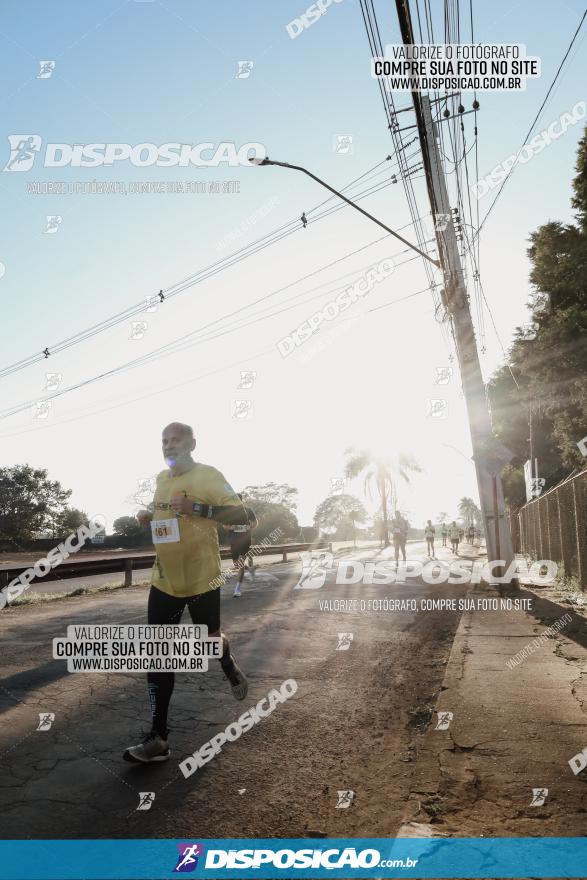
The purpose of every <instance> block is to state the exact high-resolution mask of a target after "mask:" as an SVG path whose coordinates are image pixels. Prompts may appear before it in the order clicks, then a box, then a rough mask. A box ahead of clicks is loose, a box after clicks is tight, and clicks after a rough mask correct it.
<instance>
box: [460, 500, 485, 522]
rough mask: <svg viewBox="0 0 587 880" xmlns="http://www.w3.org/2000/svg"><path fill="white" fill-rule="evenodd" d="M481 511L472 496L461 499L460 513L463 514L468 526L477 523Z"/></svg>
mask: <svg viewBox="0 0 587 880" xmlns="http://www.w3.org/2000/svg"><path fill="white" fill-rule="evenodd" d="M480 513H481V511H480V510H479V508H478V507H477V505H476V504H475V502H474V501H473V499H472V498H467V497H466V496H465V497H464V498H461V500H460V501H459V514H460V516H462V518H463V520H464V522H465V525H466V526H467V527H468V526H472V525H475V522H476V521H477V519H478V516H479V514H480Z"/></svg>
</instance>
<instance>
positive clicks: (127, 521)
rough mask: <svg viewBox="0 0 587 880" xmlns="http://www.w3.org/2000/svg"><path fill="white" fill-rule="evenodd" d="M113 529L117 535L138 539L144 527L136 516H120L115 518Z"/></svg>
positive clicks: (132, 539)
mask: <svg viewBox="0 0 587 880" xmlns="http://www.w3.org/2000/svg"><path fill="white" fill-rule="evenodd" d="M113 529H114V534H115V535H120V536H121V537H122V538H129V539H130V540H131V541H134V540H137V539H138V538H139V535H142V534H143V532H144V529H143V527H142V526H140V525H139V524H138V522H137V519H136V517H134V516H119V517H118V519H115V520H114V523H113Z"/></svg>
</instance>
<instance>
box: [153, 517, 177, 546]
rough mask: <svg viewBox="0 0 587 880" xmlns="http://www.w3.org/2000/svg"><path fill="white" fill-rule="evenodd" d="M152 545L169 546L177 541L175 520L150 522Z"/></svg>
mask: <svg viewBox="0 0 587 880" xmlns="http://www.w3.org/2000/svg"><path fill="white" fill-rule="evenodd" d="M151 534H152V535H153V544H171V543H172V542H174V541H179V523H178V522H177V520H176V519H154V520H151Z"/></svg>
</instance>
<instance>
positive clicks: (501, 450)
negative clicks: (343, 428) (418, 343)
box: [396, 0, 517, 585]
mask: <svg viewBox="0 0 587 880" xmlns="http://www.w3.org/2000/svg"><path fill="white" fill-rule="evenodd" d="M396 6H397V11H398V18H399V22H400V29H401V33H402V38H403V42H404V45H406V46H410V45H412V44H413V42H414V40H413V32H412V22H411V17H410V10H409V4H408V0H396ZM412 99H413V102H414V109H415V111H416V119H417V123H418V133H419V137H420V145H421V148H422V156H423V159H424V169H425V172H426V181H427V186H428V196H429V199H430V207H431V210H432V216H433V218H434V226H435V230H436V241H437V245H438V253H439V256H440V263H441V266H442V271H443V274H444V291H443V293H442V299H443V304H444V306H445V307H446V309H447V311H448V314H449V315H450V319H451V322H452V327H453V330H454V338H455V342H456V349H457V356H458V360H459V367H460V372H461V381H462V385H463V393H464V395H465V400H466V404H467V412H468V416H469V426H470V431H471V442H472V446H473V460H474V463H475V469H476V472H477V486H478V489H479V500H480V502H481V511H482V513H483V520H484V523H485V537H486V542H487V555H488V561H489V562H491V561H492V560H498V559H502V560H504V561H505V568H506V569H507V567H508V566H509V564H510V563H511V562H512V561H513V560H514V558H515V557H514V550H513V546H512V538H511V534H510V530H509V523H508V519H507V516H506V510H505V501H504V497H503V487H502V482H501V471H502V470H503V468H504V467H505V465H506V464H507V463H508V461H509V460H510V459H511V458H512V454H511V453H510V452H509V450H507V449H506V448H505V447H504V446H502V445H501V444H500V443H499V442H498V441H497V439H496V438H495V437H494V434H493V430H492V427H491V418H490V415H489V403H488V400H487V397H486V393H485V386H484V383H483V376H482V374H481V366H480V364H479V355H478V352H477V343H476V339H475V331H474V328H473V321H472V319H471V311H470V309H469V300H468V297H467V291H466V288H465V281H464V277H463V269H462V266H461V258H460V255H459V251H458V246H457V240H456V235H455V230H454V227H453V222H452V213H451V208H450V203H449V200H448V192H447V188H446V182H445V178H444V169H443V167H442V164H441V162H440V153H439V149H438V143H437V137H436V127H435V125H434V123H433V121H432V114H431V112H430V100H429V98H428V97H427V96H423V95H422V96H421V95H419V94H417V93H414V92H413V93H412ZM494 574H495V575H498V576H502V575H503V574H504V571H503V570H501V571H500V570H499V568H498V567H497V566H496V567H495V569H494ZM512 581H513V583H515V584H516V585H517V579H516V578H513V579H512Z"/></svg>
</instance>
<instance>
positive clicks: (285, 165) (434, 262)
mask: <svg viewBox="0 0 587 880" xmlns="http://www.w3.org/2000/svg"><path fill="white" fill-rule="evenodd" d="M258 164H260V165H279V166H280V167H281V168H291V169H292V170H293V171H302V172H303V173H304V174H306V175H307V176H308V177H311V178H312V180H315V181H316V183H319V184H320V185H321V186H323V187H324V188H325V189H327V190H328V191H329V192H331V193H332V194H333V195H335V196H338V198H339V199H342V200H343V202H346V203H347V205H350V206H351V207H352V208H355V209H356V210H357V211H360V213H361V214H363V215H364V216H365V217H368V218H369V220H372V221H373V222H374V223H377V225H378V226H381V228H382V229H385V231H386V232H389V234H390V235H393V236H394V238H397V239H399V241H401V242H402V243H403V244H405V245H407V246H408V247H409V248H410V249H411V250H413V251H416V253H417V254H420V256H421V257H424V259H425V260H428V262H430V263H432V265H433V266H435V267H436V268H437V269H440V263H439V262H438V260H434V259H432V257H431V256H429V255H428V254H426V253H424V251H421V250H420V248H417V247H416V246H415V245H413V244H412V243H411V242H409V241H408V240H407V239H405V238H403V236H401V235H399V234H398V233H397V232H394V231H393V229H390V228H389V226H386V225H385V223H382V222H381V220H378V219H377V217H374V216H373V215H372V214H369V212H368V211H365V210H364V209H363V208H361V207H359V205H357V204H356V203H355V202H352V201H351V200H350V199H347V197H346V196H344V195H343V194H342V193H341V192H338V190H336V189H334V188H333V187H331V186H329V185H328V184H327V183H325V181H324V180H321V179H320V178H319V177H316V175H315V174H312V172H311V171H308V169H307V168H302V166H301V165H290V164H289V162H277V161H276V160H275V159H265V160H263V161H262V162H259V163H258Z"/></svg>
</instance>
